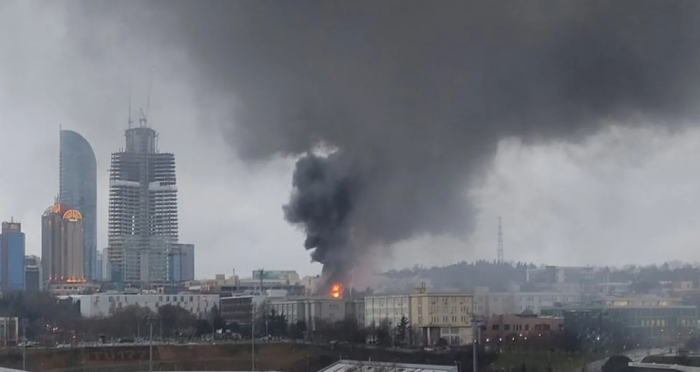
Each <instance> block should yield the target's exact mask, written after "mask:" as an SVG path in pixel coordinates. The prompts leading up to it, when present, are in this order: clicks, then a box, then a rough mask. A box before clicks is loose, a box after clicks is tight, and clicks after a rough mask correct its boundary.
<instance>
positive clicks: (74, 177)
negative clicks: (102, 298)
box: [59, 130, 97, 280]
mask: <svg viewBox="0 0 700 372" xmlns="http://www.w3.org/2000/svg"><path fill="white" fill-rule="evenodd" d="M60 158H61V160H60V161H61V175H60V193H59V195H60V196H59V201H60V203H61V204H64V205H67V206H69V207H70V208H74V209H77V210H78V211H80V214H81V215H82V218H83V220H82V221H83V228H84V237H83V272H84V273H85V277H86V278H87V279H90V280H94V279H97V278H96V275H95V274H96V268H95V265H96V256H97V162H96V160H95V153H94V152H93V151H92V147H91V146H90V144H89V143H88V141H86V140H85V138H83V136H81V135H80V134H78V133H76V132H74V131H72V130H62V131H61V155H60Z"/></svg>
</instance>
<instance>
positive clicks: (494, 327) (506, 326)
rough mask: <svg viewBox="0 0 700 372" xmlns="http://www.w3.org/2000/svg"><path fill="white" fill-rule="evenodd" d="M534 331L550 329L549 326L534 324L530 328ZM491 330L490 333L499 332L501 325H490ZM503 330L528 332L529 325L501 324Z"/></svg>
mask: <svg viewBox="0 0 700 372" xmlns="http://www.w3.org/2000/svg"><path fill="white" fill-rule="evenodd" d="M532 329H533V330H534V331H549V330H550V329H551V326H550V325H549V324H535V326H534V327H532ZM491 330H492V331H500V330H501V325H500V324H492V325H491ZM503 330H504V331H511V330H513V331H529V330H530V325H529V324H525V325H523V324H512V325H511V324H503Z"/></svg>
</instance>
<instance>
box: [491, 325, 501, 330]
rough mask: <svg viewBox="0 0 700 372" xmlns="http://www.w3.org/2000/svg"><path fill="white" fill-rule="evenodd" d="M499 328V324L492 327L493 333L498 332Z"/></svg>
mask: <svg viewBox="0 0 700 372" xmlns="http://www.w3.org/2000/svg"><path fill="white" fill-rule="evenodd" d="M498 328H499V327H498V324H494V325H492V326H491V330H492V331H498Z"/></svg>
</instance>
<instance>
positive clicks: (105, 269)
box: [101, 248, 112, 282]
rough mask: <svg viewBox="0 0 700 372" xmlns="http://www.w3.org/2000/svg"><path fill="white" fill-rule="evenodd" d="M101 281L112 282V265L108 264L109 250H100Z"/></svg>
mask: <svg viewBox="0 0 700 372" xmlns="http://www.w3.org/2000/svg"><path fill="white" fill-rule="evenodd" d="M101 255H102V280H104V281H106V282H110V281H112V265H110V263H109V248H102V252H101Z"/></svg>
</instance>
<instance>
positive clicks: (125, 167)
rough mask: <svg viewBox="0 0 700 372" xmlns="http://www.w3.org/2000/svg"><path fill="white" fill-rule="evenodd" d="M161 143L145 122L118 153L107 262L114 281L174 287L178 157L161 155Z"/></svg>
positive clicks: (114, 156) (113, 165)
mask: <svg viewBox="0 0 700 372" xmlns="http://www.w3.org/2000/svg"><path fill="white" fill-rule="evenodd" d="M156 138H157V133H156V131H155V130H153V129H152V128H149V127H148V126H146V121H145V119H142V120H141V121H140V125H139V126H138V127H135V128H129V129H127V130H126V148H125V149H124V150H123V151H120V152H116V153H113V154H112V162H111V167H110V181H109V224H108V257H107V259H108V260H109V263H110V268H111V273H110V277H111V280H112V281H119V282H124V283H131V284H141V285H154V284H157V285H162V284H165V283H167V282H168V274H169V268H168V263H169V259H168V257H169V256H171V255H172V250H173V249H175V245H176V244H177V243H178V211H177V184H176V178H175V155H173V154H172V153H164V152H160V151H158V148H157V141H156ZM170 271H172V270H170Z"/></svg>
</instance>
